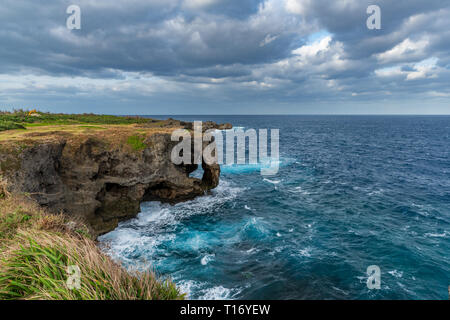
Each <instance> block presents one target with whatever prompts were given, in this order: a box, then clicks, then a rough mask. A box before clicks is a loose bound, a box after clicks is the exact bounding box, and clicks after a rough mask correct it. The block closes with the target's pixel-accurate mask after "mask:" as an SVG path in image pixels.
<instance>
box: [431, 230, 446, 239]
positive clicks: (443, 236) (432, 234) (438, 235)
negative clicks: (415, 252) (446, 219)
mask: <svg viewBox="0 0 450 320" xmlns="http://www.w3.org/2000/svg"><path fill="white" fill-rule="evenodd" d="M449 234H450V232H448V231H444V232H443V233H425V237H431V238H445V237H446V236H447V235H449Z"/></svg>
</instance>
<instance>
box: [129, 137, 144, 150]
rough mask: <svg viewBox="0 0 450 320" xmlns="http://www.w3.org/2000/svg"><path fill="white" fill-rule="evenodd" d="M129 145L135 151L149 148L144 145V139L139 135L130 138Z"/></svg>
mask: <svg viewBox="0 0 450 320" xmlns="http://www.w3.org/2000/svg"><path fill="white" fill-rule="evenodd" d="M127 143H128V144H129V145H130V146H131V147H132V148H133V150H135V151H141V150H144V149H145V148H147V145H146V144H145V143H144V137H143V136H139V135H134V136H130V137H128V139H127Z"/></svg>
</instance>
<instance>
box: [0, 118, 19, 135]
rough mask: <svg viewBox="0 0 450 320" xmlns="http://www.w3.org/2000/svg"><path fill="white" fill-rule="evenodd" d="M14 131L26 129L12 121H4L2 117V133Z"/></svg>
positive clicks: (0, 121)
mask: <svg viewBox="0 0 450 320" xmlns="http://www.w3.org/2000/svg"><path fill="white" fill-rule="evenodd" d="M14 129H25V127H24V126H23V125H21V124H18V123H15V122H13V121H10V120H4V119H2V117H1V116H0V131H6V130H14Z"/></svg>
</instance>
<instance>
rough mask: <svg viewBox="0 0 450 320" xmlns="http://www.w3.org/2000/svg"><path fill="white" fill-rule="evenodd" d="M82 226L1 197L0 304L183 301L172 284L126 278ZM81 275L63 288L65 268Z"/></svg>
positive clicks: (139, 275)
mask: <svg viewBox="0 0 450 320" xmlns="http://www.w3.org/2000/svg"><path fill="white" fill-rule="evenodd" d="M87 230H88V229H87V228H86V227H85V226H84V225H83V224H82V223H81V222H74V221H68V220H67V217H65V216H63V215H52V214H48V213H47V212H45V211H44V210H43V209H42V208H40V207H39V206H38V205H37V204H36V203H35V202H33V201H32V200H30V199H29V198H27V197H25V196H11V195H6V194H4V193H2V194H1V195H0V300H1V299H70V300H73V299H75V300H76V299H95V300H97V299H99V300H103V299H108V300H109V299H121V300H122V299H133V300H135V299H145V300H147V299H183V298H184V295H183V294H181V293H180V292H179V291H178V289H177V288H176V286H175V285H174V284H173V283H172V282H171V281H170V280H162V279H159V278H157V277H156V276H155V275H154V274H153V273H151V272H137V271H136V272H129V271H127V270H125V269H124V268H123V267H121V266H120V265H118V264H116V263H115V262H114V261H112V260H111V259H110V258H109V257H107V256H106V255H104V254H103V253H102V252H101V251H100V250H99V249H98V248H97V246H96V244H95V242H94V241H93V240H92V239H91V238H90V237H89V233H88V231H87ZM72 265H75V266H78V267H79V268H80V271H81V282H80V288H79V289H73V290H72V289H69V286H68V285H67V279H68V276H69V275H68V273H67V268H68V266H72Z"/></svg>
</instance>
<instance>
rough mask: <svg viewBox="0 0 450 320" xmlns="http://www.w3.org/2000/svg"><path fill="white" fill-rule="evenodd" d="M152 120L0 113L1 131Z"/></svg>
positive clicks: (141, 122)
mask: <svg viewBox="0 0 450 320" xmlns="http://www.w3.org/2000/svg"><path fill="white" fill-rule="evenodd" d="M150 122H152V119H148V118H141V117H131V116H130V117H119V116H112V115H99V114H63V113H45V112H35V113H34V114H33V115H31V114H30V112H29V111H25V110H15V111H14V112H0V131H5V130H12V129H25V128H26V127H36V126H49V125H71V124H110V125H121V124H146V123H150Z"/></svg>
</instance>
